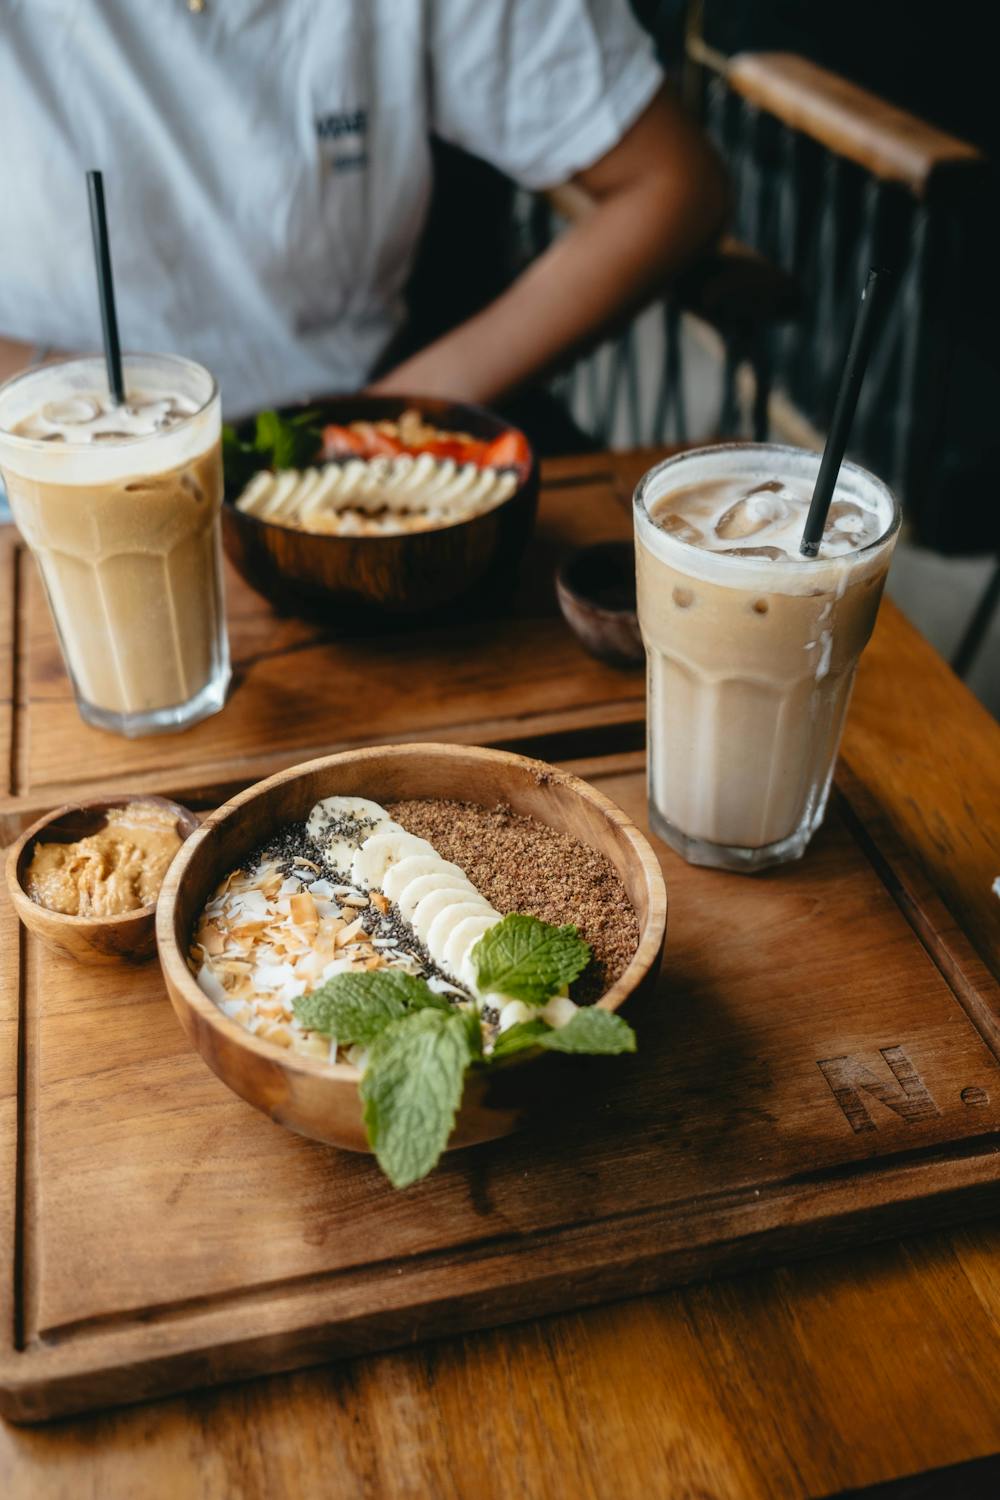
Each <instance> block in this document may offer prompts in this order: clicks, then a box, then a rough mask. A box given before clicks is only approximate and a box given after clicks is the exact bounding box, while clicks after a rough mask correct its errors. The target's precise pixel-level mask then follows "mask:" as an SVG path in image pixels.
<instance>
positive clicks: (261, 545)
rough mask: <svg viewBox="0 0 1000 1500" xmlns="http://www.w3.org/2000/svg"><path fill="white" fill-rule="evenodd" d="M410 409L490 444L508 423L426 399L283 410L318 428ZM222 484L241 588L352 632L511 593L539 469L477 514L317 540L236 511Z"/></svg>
mask: <svg viewBox="0 0 1000 1500" xmlns="http://www.w3.org/2000/svg"><path fill="white" fill-rule="evenodd" d="M409 408H415V409H416V410H418V411H419V412H420V413H421V415H422V416H425V417H427V418H428V419H429V420H430V421H431V422H433V423H434V425H435V426H437V427H441V428H443V429H446V430H448V431H457V432H468V433H470V434H471V435H472V436H473V437H476V438H495V437H499V435H500V433H501V432H505V431H507V430H509V428H510V425H511V424H510V423H509V422H505V421H504V420H503V419H502V418H501V417H498V416H495V415H494V414H493V413H492V412H489V411H486V410H485V409H484V408H483V407H479V406H466V405H463V404H461V403H459V402H453V401H442V400H438V399H433V398H431V397H417V396H413V397H409V396H407V397H400V396H344V397H335V398H332V399H328V400H325V401H315V402H308V403H306V404H304V405H302V406H297V407H288V408H285V411H284V413H283V414H284V415H286V416H289V415H294V414H295V413H296V412H299V411H307V410H308V411H316V412H317V413H318V414H319V419H318V420H319V422H321V423H323V424H325V423H329V422H338V423H341V424H346V423H349V422H355V421H362V420H363V421H376V422H378V421H387V420H392V419H394V418H396V417H398V416H400V414H401V413H402V412H404V411H406V410H407V409H409ZM238 494H239V491H238V490H232V489H231V488H230V486H229V485H228V484H227V486H226V496H225V503H224V504H223V507H222V534H223V540H224V543H225V548H226V552H227V553H228V554H229V557H230V558H231V560H232V562H233V564H234V565H235V567H236V568H237V570H238V571H239V572H240V573H241V574H242V575H243V577H244V578H245V579H246V580H247V582H248V583H249V584H250V585H251V586H252V587H253V588H255V589H257V590H258V592H259V593H261V594H263V595H264V597H265V598H266V599H268V600H270V602H271V603H272V604H274V605H275V606H276V607H277V608H278V609H280V610H282V611H286V612H288V613H291V614H297V615H303V614H305V615H309V616H314V617H319V618H321V619H322V620H323V621H324V622H325V623H327V624H330V625H333V626H334V627H339V628H341V629H343V630H344V631H346V632H350V633H352V634H353V633H356V632H357V631H359V630H364V629H367V628H371V627H372V626H373V625H376V626H377V625H380V624H384V623H385V621H386V620H387V619H388V620H390V621H391V620H392V619H393V618H394V617H399V616H403V617H406V616H412V615H426V614H430V613H434V612H440V611H447V610H448V609H449V608H452V607H454V606H456V605H458V604H461V603H462V602H463V601H468V600H469V599H472V598H476V599H478V598H481V596H482V594H483V592H484V591H489V592H490V593H491V594H499V593H500V591H501V590H502V589H503V588H504V586H505V585H509V583H510V580H511V579H512V578H513V576H514V573H515V571H516V568H517V564H518V561H519V560H520V556H521V553H522V552H523V550H524V546H525V543H526V542H527V540H528V537H529V536H530V535H531V529H532V526H533V524H534V519H535V511H536V508H537V504H538V462H537V459H536V458H535V456H534V454H532V459H531V465H530V468H529V471H528V473H527V475H526V476H525V479H524V481H523V483H522V484H521V485H520V486H519V488H518V489H516V490H515V491H514V493H513V495H511V496H510V497H509V498H508V499H507V500H504V501H503V502H502V503H501V504H500V505H498V506H496V507H495V508H494V509H493V510H491V511H487V512H486V513H485V514H484V515H481V516H474V517H473V518H472V519H471V520H469V521H460V522H458V523H457V524H456V525H454V526H443V527H441V528H439V529H438V530H435V531H418V532H413V533H412V534H409V535H404V536H320V535H316V534H312V533H310V532H306V531H296V530H294V529H293V528H292V527H290V526H279V525H278V524H277V523H275V522H273V521H263V520H261V519H260V518H259V517H257V516H250V515H245V514H244V513H243V512H242V511H240V510H237V509H236V504H235V502H236V500H237V498H238Z"/></svg>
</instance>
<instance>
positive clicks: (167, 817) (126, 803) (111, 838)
mask: <svg viewBox="0 0 1000 1500" xmlns="http://www.w3.org/2000/svg"><path fill="white" fill-rule="evenodd" d="M197 827H198V819H197V817H196V816H195V814H194V813H192V812H190V811H189V810H188V809H187V808H186V807H182V806H181V805H180V803H179V802H171V801H169V800H168V799H167V798H165V797H144V796H136V797H108V798H102V799H97V800H94V801H91V802H72V803H68V804H67V805H66V806H65V807H58V808H56V810H55V811H54V812H51V813H48V814H46V816H45V817H44V818H40V819H39V820H38V822H37V823H33V824H32V826H31V827H30V828H29V829H27V830H26V832H25V833H23V834H22V835H21V837H20V838H19V839H18V841H17V843H16V844H13V845H12V846H11V848H10V850H9V852H8V854H7V886H8V889H9V890H10V896H11V900H12V901H13V903H14V907H15V909H16V911H17V914H18V916H19V917H20V919H21V921H22V922H23V923H24V925H25V926H26V927H27V928H29V929H30V931H31V932H33V933H34V934H35V935H36V937H38V938H39V939H41V941H42V942H44V943H47V944H48V945H49V946H50V947H52V948H57V949H59V951H60V952H62V953H66V954H69V956H70V957H71V958H76V959H79V960H81V961H82V962H83V963H108V962H112V961H114V960H116V959H127V960H129V961H130V962H132V963H140V962H142V961H143V960H144V959H147V958H151V957H152V956H153V953H154V952H155V949H156V931H155V918H156V901H157V897H158V895H159V891H160V886H161V885H162V883H163V877H164V876H165V875H166V873H167V870H168V868H169V867H170V864H171V863H172V861H173V858H174V855H175V854H176V853H177V851H178V850H179V849H180V847H181V844H182V843H183V842H184V840H185V839H186V838H187V837H188V836H189V835H190V834H192V833H193V832H194V830H195V829H196V828H197Z"/></svg>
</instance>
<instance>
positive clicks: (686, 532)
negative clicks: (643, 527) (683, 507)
mask: <svg viewBox="0 0 1000 1500" xmlns="http://www.w3.org/2000/svg"><path fill="white" fill-rule="evenodd" d="M656 524H657V526H659V528H660V530H661V531H665V532H667V534H668V535H669V536H675V537H676V538H677V540H678V541H679V542H687V543H688V545H689V546H691V547H703V546H704V545H705V533H704V532H703V531H700V530H699V529H698V527H697V526H693V525H692V524H691V522H690V521H686V520H685V519H684V517H683V516H677V515H674V514H672V513H671V514H670V515H669V516H663V517H662V518H661V517H660V516H657V518H656Z"/></svg>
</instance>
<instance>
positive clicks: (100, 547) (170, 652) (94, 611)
mask: <svg viewBox="0 0 1000 1500" xmlns="http://www.w3.org/2000/svg"><path fill="white" fill-rule="evenodd" d="M124 375H125V391H126V401H125V404H124V406H117V405H115V404H114V402H113V401H112V399H111V397H110V396H109V394H108V387H107V378H106V374H105V367H104V362H103V360H100V359H72V360H65V361H62V362H61V363H59V364H55V365H47V366H44V367H42V368H40V369H36V370H32V371H29V372H28V373H26V374H24V375H20V376H17V377H16V378H15V379H14V380H11V381H9V382H8V383H7V384H6V385H4V386H0V473H2V474H3V478H4V483H5V485H6V488H7V494H8V497H9V499H10V504H11V509H12V510H13V512H14V520H15V521H16V522H17V525H18V528H19V529H20V532H21V535H22V536H23V537H24V539H25V541H26V542H27V543H28V546H29V547H30V548H31V551H32V552H33V553H34V556H35V559H36V561H37V563H38V567H39V570H40V572H41V576H42V579H43V581H44V584H45V589H46V592H47V594H48V598H49V605H50V607H51V610H52V617H53V619H54V621H55V625H56V630H57V631H58V634H59V640H60V643H61V645H62V651H63V656H64V658H65V661H66V666H67V668H68V671H69V675H70V678H71V679H72V682H73V687H74V690H75V692H76V699H77V704H78V706H79V709H80V713H81V714H82V716H83V717H84V719H86V720H87V722H88V723H90V724H96V725H97V726H98V727H100V728H102V729H110V730H115V731H117V732H118V733H119V734H126V735H142V734H153V733H157V732H160V731H163V730H171V729H183V728H186V727H187V726H188V725H189V724H193V723H195V722H196V721H197V720H198V719H202V718H204V717H206V715H208V714H212V713H215V712H216V711H217V710H218V709H220V708H221V707H222V704H223V702H224V701H225V696H226V688H227V686H228V683H229V675H230V674H229V648H228V644H227V640H226V626H225V616H224V612H223V602H222V580H221V555H220V546H219V512H220V506H221V502H222V458H221V451H220V432H221V419H220V410H219V393H218V390H217V388H216V385H215V381H214V380H213V379H212V377H211V375H210V374H209V373H208V371H207V370H204V369H202V367H201V366H200V365H196V364H193V363H192V362H191V361H190V360H186V359H179V358H176V357H174V356H172V355H127V356H126V357H125V359H124Z"/></svg>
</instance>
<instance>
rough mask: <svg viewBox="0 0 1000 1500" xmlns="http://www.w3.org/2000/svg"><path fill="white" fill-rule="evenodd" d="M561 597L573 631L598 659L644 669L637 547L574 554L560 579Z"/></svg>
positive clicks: (607, 545)
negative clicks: (637, 603) (637, 601)
mask: <svg viewBox="0 0 1000 1500" xmlns="http://www.w3.org/2000/svg"><path fill="white" fill-rule="evenodd" d="M556 593H557V595H558V597H559V608H560V609H561V610H562V612H563V615H564V617H565V619H566V623H567V625H569V627H570V629H571V630H572V631H573V633H574V634H575V635H576V636H577V637H578V638H579V640H580V641H581V643H582V644H583V645H584V646H585V647H586V649H587V650H588V651H589V652H590V654H591V655H592V656H597V657H599V658H600V659H601V661H606V662H610V663H611V665H612V666H616V667H633V666H638V665H640V664H641V663H642V661H643V660H644V659H645V652H644V650H643V645H642V637H641V636H640V634H639V620H638V617H637V615H636V609H635V549H634V548H633V546H632V543H631V542H596V543H595V544H594V545H593V546H591V547H579V548H577V550H576V551H575V552H571V553H569V555H568V556H567V557H566V558H564V560H563V562H562V563H561V565H560V567H559V571H558V572H557V574H556Z"/></svg>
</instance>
